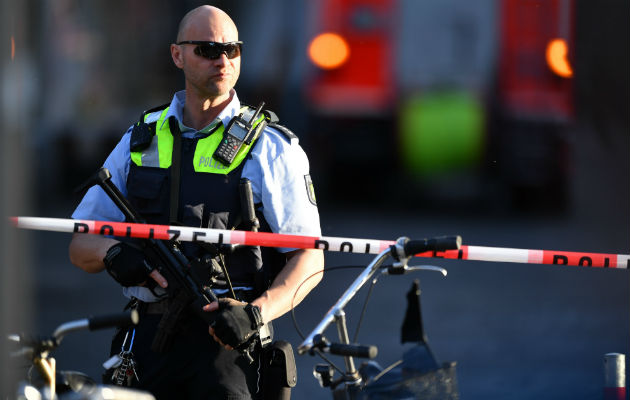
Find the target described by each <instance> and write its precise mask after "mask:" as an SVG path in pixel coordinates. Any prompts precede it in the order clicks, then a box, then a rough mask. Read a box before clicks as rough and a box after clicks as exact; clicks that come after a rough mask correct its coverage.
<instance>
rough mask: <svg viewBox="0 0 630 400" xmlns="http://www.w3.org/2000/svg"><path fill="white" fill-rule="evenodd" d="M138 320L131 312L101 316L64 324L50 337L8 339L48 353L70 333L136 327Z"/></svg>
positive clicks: (137, 316)
mask: <svg viewBox="0 0 630 400" xmlns="http://www.w3.org/2000/svg"><path fill="white" fill-rule="evenodd" d="M139 319H140V317H139V314H138V311H136V310H132V311H130V312H124V313H117V314H109V315H102V316H97V317H91V318H84V319H78V320H75V321H69V322H65V323H63V324H61V325H59V326H58V327H57V328H56V329H55V331H54V332H53V334H52V336H50V337H41V336H32V335H24V334H22V335H15V334H12V335H9V337H8V339H9V340H10V341H12V342H17V343H20V344H21V345H22V346H24V347H31V348H33V349H37V351H49V350H53V349H55V348H57V347H58V346H59V345H60V344H61V341H62V339H63V338H64V336H65V335H67V334H68V333H70V332H74V331H82V330H91V331H93V330H98V329H107V328H117V327H125V326H129V325H137V324H138V321H139Z"/></svg>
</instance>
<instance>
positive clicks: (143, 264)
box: [103, 242, 167, 288]
mask: <svg viewBox="0 0 630 400" xmlns="http://www.w3.org/2000/svg"><path fill="white" fill-rule="evenodd" d="M103 263H104V264H105V268H106V269H107V272H109V274H110V275H111V276H112V278H114V279H115V280H116V282H118V283H120V284H121V285H122V286H137V285H142V284H144V283H145V282H146V280H147V277H149V276H150V277H151V278H153V279H154V280H155V281H156V282H157V283H158V284H159V285H160V286H161V287H164V288H165V287H166V286H167V282H166V279H164V277H163V276H162V275H161V274H160V273H159V272H158V271H157V270H155V269H153V267H151V266H150V265H149V263H148V262H147V261H146V259H145V256H144V253H143V252H142V251H141V250H139V249H138V248H136V247H134V246H131V245H129V244H127V243H125V242H118V243H116V244H115V245H113V246H111V247H110V248H109V249H108V250H107V254H106V255H105V258H104V259H103Z"/></svg>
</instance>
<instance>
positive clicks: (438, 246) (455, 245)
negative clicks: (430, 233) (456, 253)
mask: <svg viewBox="0 0 630 400" xmlns="http://www.w3.org/2000/svg"><path fill="white" fill-rule="evenodd" d="M461 245H462V238H461V236H439V237H435V238H431V239H421V240H408V241H406V242H405V244H404V245H403V248H404V251H405V255H406V256H407V257H409V256H412V255H415V254H419V253H424V252H426V251H446V250H456V249H459V248H460V247H461Z"/></svg>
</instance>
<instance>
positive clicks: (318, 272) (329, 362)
mask: <svg viewBox="0 0 630 400" xmlns="http://www.w3.org/2000/svg"><path fill="white" fill-rule="evenodd" d="M356 268H360V269H364V268H365V267H364V266H362V265H345V266H339V267H330V268H324V269H321V270H319V271H317V272H314V273H312V274H311V275H309V276H307V277H306V279H304V280H303V281H302V283H300V285H299V286H298V287H297V289H296V290H295V293H293V297H292V298H291V321H292V322H293V327H294V328H295V330H296V332H297V333H298V335H300V337H301V338H302V340H304V339H305V338H306V336H304V333H302V330H301V329H300V327H299V326H298V322H297V318H296V317H295V307H294V306H293V304H294V303H295V298H296V297H297V294H298V292H299V291H300V289H301V288H302V285H304V283H306V281H308V280H309V279H311V278H313V277H314V276H315V275H317V274H321V273H323V272H330V271H335V270H340V269H356ZM372 286H374V284H372ZM311 350H312V351H314V352H315V354H317V355H318V356H319V357H320V358H321V359H322V360H324V361H326V362H327V363H328V364H329V365H330V366H331V367H333V368H334V369H336V370H337V371H338V372H339V373H340V374H342V375H344V374H345V372H344V371H343V370H342V369H341V368H339V367H338V366H337V365H335V363H333V362H332V361H330V360H329V359H328V358H327V357H326V356H324V354H322V352H321V350H319V349H316V348H313V349H311Z"/></svg>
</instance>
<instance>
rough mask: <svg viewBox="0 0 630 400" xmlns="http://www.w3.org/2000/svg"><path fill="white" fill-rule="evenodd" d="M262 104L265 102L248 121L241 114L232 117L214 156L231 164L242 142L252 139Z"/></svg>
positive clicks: (249, 141) (246, 142)
mask: <svg viewBox="0 0 630 400" xmlns="http://www.w3.org/2000/svg"><path fill="white" fill-rule="evenodd" d="M263 105H265V102H261V103H260V105H259V106H258V108H257V109H256V112H254V115H252V117H251V118H250V120H249V121H246V120H245V119H244V118H243V114H240V115H238V116H236V117H234V118H232V120H231V121H230V123H229V124H228V126H227V128H226V129H225V132H224V134H223V140H221V143H220V144H219V147H217V149H216V150H215V152H214V158H216V159H217V160H219V161H221V162H222V163H224V164H226V165H230V164H232V161H234V157H236V154H237V153H238V151H239V150H240V149H241V147H243V144H250V143H251V142H252V140H253V139H254V136H255V135H254V133H255V130H254V122H255V121H256V118H258V114H260V111H261V110H262V108H263Z"/></svg>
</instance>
